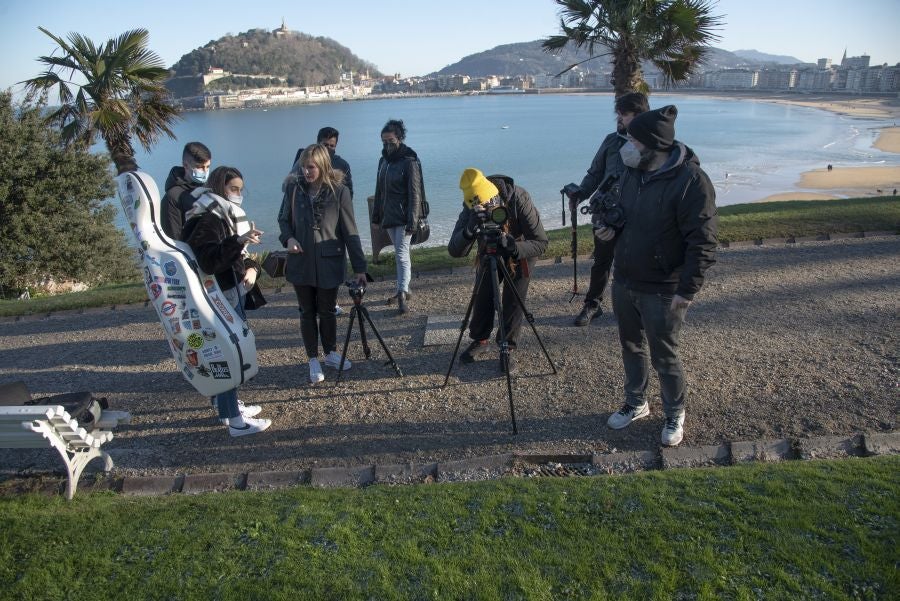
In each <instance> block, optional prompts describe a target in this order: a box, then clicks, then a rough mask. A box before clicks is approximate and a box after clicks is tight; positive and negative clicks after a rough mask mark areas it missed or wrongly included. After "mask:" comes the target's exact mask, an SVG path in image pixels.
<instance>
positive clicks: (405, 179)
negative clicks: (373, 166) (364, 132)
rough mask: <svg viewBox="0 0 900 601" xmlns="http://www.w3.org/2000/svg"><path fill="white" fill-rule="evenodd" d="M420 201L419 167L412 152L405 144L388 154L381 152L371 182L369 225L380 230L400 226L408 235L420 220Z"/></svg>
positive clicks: (420, 170) (420, 181) (420, 169)
mask: <svg viewBox="0 0 900 601" xmlns="http://www.w3.org/2000/svg"><path fill="white" fill-rule="evenodd" d="M424 199H425V185H424V183H423V181H422V165H421V163H419V157H418V156H417V155H416V153H415V151H414V150H413V149H412V148H410V147H409V146H407V145H405V144H401V145H400V148H398V149H397V151H396V152H393V153H391V154H385V153H384V151H382V152H381V158H380V159H379V160H378V175H377V177H376V180H375V203H374V206H373V207H372V222H373V223H376V224H378V225H380V226H381V227H383V228H388V227H397V226H400V225H403V226H406V230H407V231H412V230H413V229H414V228H415V225H416V222H417V220H418V219H419V217H421V216H422V213H421V211H422V209H421V207H422V201H423V200H424Z"/></svg>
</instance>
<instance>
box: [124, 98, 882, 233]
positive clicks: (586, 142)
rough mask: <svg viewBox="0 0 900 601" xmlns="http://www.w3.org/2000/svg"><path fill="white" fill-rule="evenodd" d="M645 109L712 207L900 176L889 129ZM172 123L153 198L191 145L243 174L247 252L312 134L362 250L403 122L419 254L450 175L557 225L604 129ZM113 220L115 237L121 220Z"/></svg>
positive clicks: (482, 108) (755, 114)
mask: <svg viewBox="0 0 900 601" xmlns="http://www.w3.org/2000/svg"><path fill="white" fill-rule="evenodd" d="M650 101H651V106H652V107H653V108H659V107H661V106H663V105H666V104H675V105H676V106H677V107H678V111H679V112H678V119H677V121H676V124H675V129H676V137H677V139H678V140H679V141H682V142H684V143H685V144H687V145H688V146H690V147H691V148H692V149H693V150H694V151H695V152H696V153H697V155H698V156H699V158H700V162H701V166H702V167H703V169H704V170H705V171H706V172H707V174H708V175H709V176H710V179H711V180H712V181H713V183H714V185H715V187H716V196H717V198H716V202H717V204H718V205H719V206H723V205H729V204H736V203H742V202H750V201H753V200H757V199H760V198H763V197H765V196H767V195H769V194H773V193H779V192H785V191H789V190H792V189H795V188H794V185H795V182H797V181H798V180H799V175H800V173H802V172H804V171H807V170H810V169H816V168H822V167H825V166H826V165H827V164H832V165H835V166H872V165H884V164H890V165H897V164H900V155H897V154H892V153H885V152H881V151H879V150H877V149H875V148H872V146H871V145H872V142H873V141H874V139H875V136H876V135H877V132H878V130H879V129H880V128H882V127H885V126H889V125H891V123H890V122H889V121H885V120H882V121H879V120H869V119H857V118H850V117H846V116H842V115H837V114H833V113H830V112H826V111H822V110H818V109H811V108H805V107H797V106H790V105H781V104H772V103H766V102H760V101H752V100H746V99H740V100H738V99H735V100H731V99H720V98H708V97H700V96H687V95H676V94H660V93H657V94H654V95H653V96H652V97H651V99H650ZM183 117H184V118H183V120H181V121H180V122H178V123H177V124H176V125H175V127H174V131H175V133H176V136H177V138H176V139H175V140H171V139H163V140H161V141H160V142H159V143H158V144H157V145H156V146H155V147H154V148H153V150H152V152H151V153H146V152H144V151H143V150H142V149H139V150H138V153H137V157H136V158H137V160H138V163H139V164H140V166H141V169H142V170H144V171H146V172H147V173H149V174H150V175H151V176H152V177H153V178H154V179H155V180H156V182H157V185H158V186H159V188H160V191H161V193H163V185H164V183H165V178H166V176H167V174H168V172H169V169H170V168H171V167H172V166H173V165H178V164H180V163H181V151H182V148H183V146H184V144H185V143H187V142H190V141H193V140H197V141H201V142H203V143H204V144H206V145H207V146H209V148H210V149H211V150H212V153H213V159H212V166H213V167H216V166H220V165H231V166H234V167H237V168H238V169H240V170H241V172H242V173H243V174H244V180H245V181H244V183H245V191H244V196H245V201H244V208H245V209H246V211H247V213H248V215H249V216H250V218H251V219H252V220H254V221H255V222H256V225H257V227H258V228H260V229H262V230H264V231H265V234H264V235H263V243H262V244H261V245H260V247H257V248H256V249H255V250H266V249H270V250H271V249H276V248H280V244H279V242H278V223H277V216H278V210H279V207H280V206H281V200H282V192H281V187H282V182H283V181H284V178H285V176H286V175H287V173H288V171H289V169H290V167H291V163H292V160H293V158H294V154H295V153H296V151H297V149H298V148H299V147H303V146H306V145H308V144H311V143H313V142H315V139H316V133H317V132H318V130H319V128H321V127H323V126H326V125H327V126H331V127H335V128H337V129H338V130H339V131H340V140H339V144H338V149H337V152H338V154H340V155H341V156H342V157H344V159H346V160H347V161H348V162H349V163H350V166H351V170H352V174H353V185H354V191H355V195H354V207H355V212H356V219H357V225H358V227H359V231H360V236H361V237H362V239H363V246H364V248H365V249H366V250H367V251H369V250H370V246H369V238H370V237H369V215H368V208H367V203H366V198H367V197H368V196H370V195H373V194H374V192H375V173H376V168H377V165H378V158H379V156H380V153H381V135H380V132H381V128H382V127H383V125H384V123H385V122H386V121H387V120H388V119H403V121H404V123H405V124H406V127H407V129H408V134H407V139H406V143H407V145H409V146H410V147H411V148H413V149H414V150H415V151H416V153H417V154H418V155H419V158H420V160H421V162H422V168H423V173H424V179H425V189H426V194H427V197H428V201H429V203H430V205H431V217H430V219H429V221H430V222H431V227H432V235H431V239H430V240H429V242H428V245H442V244H445V243H446V242H447V240H448V239H449V236H450V232H451V231H452V229H453V225H454V223H455V222H456V217H457V215H458V214H459V211H460V209H461V207H462V196H461V192H460V190H459V187H458V186H459V176H460V174H461V173H462V171H463V170H464V169H465V168H467V167H476V168H478V169H481V170H482V171H483V172H484V173H485V174H488V175H489V174H492V173H503V174H506V175H509V176H511V177H512V178H513V179H514V180H515V181H516V183H517V184H519V185H521V186H523V187H524V188H525V189H527V190H528V191H529V193H530V194H531V196H532V199H533V200H534V202H535V204H536V205H537V207H538V209H539V210H540V213H541V216H542V219H543V221H544V226H545V227H546V228H548V229H552V228H558V227H561V226H562V202H561V198H560V193H559V190H560V188H562V186H563V185H565V184H566V183H568V182H575V183H579V182H580V181H581V178H582V177H583V176H584V174H585V172H586V170H587V168H588V166H589V165H590V162H591V159H592V158H593V156H594V153H595V152H596V150H597V148H598V146H599V145H600V142H601V141H602V140H603V138H604V137H605V136H606V135H607V134H608V133H609V132H611V131H613V129H614V128H615V115H614V113H613V97H612V95H609V94H558V95H557V94H550V95H531V94H527V95H526V94H512V95H482V96H449V97H447V96H441V97H424V98H389V99H375V100H364V101H345V102H334V103H322V104H308V105H293V106H286V107H278V108H268V109H243V110H225V111H206V112H189V113H185V114H184V115H183ZM119 219H120V226H121V227H123V228H125V219H124V216H122V215H121V214H120V218H119ZM568 219H569V216H568V215H567V216H566V220H567V223H568ZM579 222H580V223H584V222H586V218H585V217H583V216H581V217H580V218H579Z"/></svg>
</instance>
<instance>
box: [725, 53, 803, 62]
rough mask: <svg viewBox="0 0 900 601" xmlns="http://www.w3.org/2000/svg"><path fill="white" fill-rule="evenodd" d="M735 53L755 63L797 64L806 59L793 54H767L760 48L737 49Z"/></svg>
mask: <svg viewBox="0 0 900 601" xmlns="http://www.w3.org/2000/svg"><path fill="white" fill-rule="evenodd" d="M734 54H736V55H738V56H740V57H742V58H745V59H747V60H748V61H751V62H753V63H776V64H779V65H796V64H797V63H802V62H804V61H802V60H800V59H799V58H796V57H793V56H785V55H783V54H766V53H765V52H760V51H758V50H735V51H734Z"/></svg>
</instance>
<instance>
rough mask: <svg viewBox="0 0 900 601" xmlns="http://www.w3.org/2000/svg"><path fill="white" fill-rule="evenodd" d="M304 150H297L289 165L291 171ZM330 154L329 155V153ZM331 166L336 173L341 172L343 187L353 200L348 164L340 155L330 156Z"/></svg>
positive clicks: (351, 179)
mask: <svg viewBox="0 0 900 601" xmlns="http://www.w3.org/2000/svg"><path fill="white" fill-rule="evenodd" d="M304 150H305V147H304V148H298V149H297V154H296V155H294V162H293V164H292V165H291V169H293V168H294V166H295V165H296V164H297V161H299V160H300V155H301V154H303V151H304ZM329 154H330V153H329ZM331 166H332V167H333V168H334V169H337V170H338V171H342V172H343V173H344V185H345V186H347V189H348V190H350V198H353V176H352V175H351V174H350V163H348V162H347V161H345V160H344V159H343V158H342V157H341V155H339V154H332V155H331ZM296 171H297V173H300V172H301V171H300V169H299V168H298V169H296Z"/></svg>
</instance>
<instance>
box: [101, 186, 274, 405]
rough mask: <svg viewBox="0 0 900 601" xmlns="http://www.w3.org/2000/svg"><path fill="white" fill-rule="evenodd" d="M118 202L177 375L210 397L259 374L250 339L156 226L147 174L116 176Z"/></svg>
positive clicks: (186, 250) (155, 200) (187, 252)
mask: <svg viewBox="0 0 900 601" xmlns="http://www.w3.org/2000/svg"><path fill="white" fill-rule="evenodd" d="M116 183H117V186H118V196H119V201H120V202H121V203H122V209H123V210H124V212H125V216H126V217H127V218H128V222H129V225H130V226H131V232H132V234H134V239H135V242H136V243H137V250H138V254H139V255H140V262H141V268H142V270H143V275H144V284H145V286H146V288H147V298H149V299H150V302H151V303H152V304H153V308H154V309H156V313H157V314H158V315H159V320H160V322H161V323H162V326H163V330H164V331H165V333H166V338H167V339H168V342H169V347H170V348H171V350H172V355H173V356H174V357H175V362H176V363H177V364H178V368H179V369H180V370H181V373H182V374H183V375H184V377H185V378H186V379H187V381H188V382H190V383H191V384H192V385H193V386H194V388H196V389H197V392H199V393H200V394H202V395H204V396H213V395H216V394H219V393H222V392H225V391H227V390H231V389H232V388H236V387H237V386H239V385H241V384H243V383H244V382H246V381H247V380H249V379H250V378H252V377H253V376H254V375H256V372H257V371H258V369H259V365H258V364H257V361H256V338H255V337H254V335H253V331H252V330H251V329H250V326H249V325H248V324H247V322H246V321H244V320H243V319H242V318H241V316H240V315H238V314H237V312H236V311H235V310H234V307H232V306H231V304H230V303H229V302H228V301H227V300H226V299H225V295H224V294H222V291H221V290H220V289H219V285H218V284H217V283H216V278H215V276H213V275H210V274H207V273H204V272H203V271H202V270H201V269H200V267H199V265H197V260H196V259H195V258H194V253H193V251H192V250H191V247H190V246H188V245H187V244H186V243H185V242H181V241H175V240H172V239H171V238H169V237H168V236H166V234H165V233H164V232H163V231H162V227H160V225H159V216H160V207H159V189H158V188H157V187H156V183H155V182H154V181H153V178H151V177H150V176H149V175H148V174H147V173H144V172H143V171H129V172H126V173H123V174H121V175H119V176H118V177H116Z"/></svg>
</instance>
